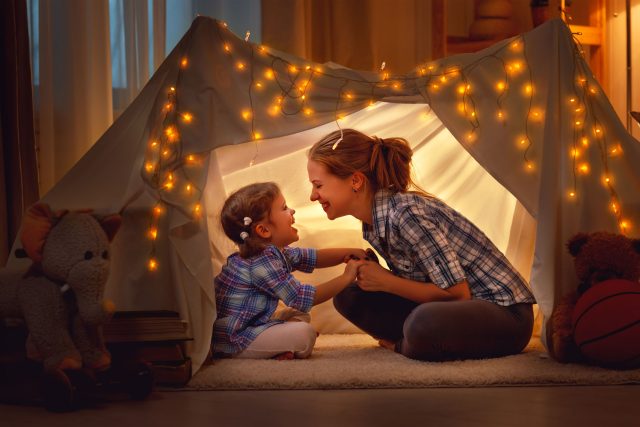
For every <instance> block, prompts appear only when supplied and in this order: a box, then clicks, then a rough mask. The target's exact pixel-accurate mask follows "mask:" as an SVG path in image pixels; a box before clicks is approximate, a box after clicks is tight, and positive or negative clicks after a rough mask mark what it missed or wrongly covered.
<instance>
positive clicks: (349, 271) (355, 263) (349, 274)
mask: <svg viewBox="0 0 640 427" xmlns="http://www.w3.org/2000/svg"><path fill="white" fill-rule="evenodd" d="M364 263H365V261H361V260H358V259H351V260H349V261H348V262H347V266H346V267H345V268H344V273H343V276H345V277H346V278H347V279H348V283H353V282H355V281H356V278H357V276H358V268H359V267H360V266H362V265H363V264H364Z"/></svg>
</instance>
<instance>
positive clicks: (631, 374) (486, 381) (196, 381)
mask: <svg viewBox="0 0 640 427" xmlns="http://www.w3.org/2000/svg"><path fill="white" fill-rule="evenodd" d="M604 384H640V369H637V370H632V371H615V370H608V369H602V368H597V367H592V366H583V365H572V364H567V365H564V364H560V363H557V362H555V361H554V360H552V359H550V358H548V356H547V354H546V352H545V351H544V348H543V347H542V345H541V344H540V342H539V341H537V340H535V341H532V342H531V343H530V344H529V346H528V347H527V349H526V350H525V351H524V352H523V353H522V354H519V355H516V356H508V357H502V358H497V359H487V360H467V361H455V362H442V363H434V362H419V361H416V360H411V359H407V358H406V357H403V356H401V355H399V354H397V353H394V352H392V351H389V350H386V349H383V348H381V347H379V346H378V344H377V342H376V341H375V340H374V339H372V338H371V337H369V336H367V335H364V334H346V335H320V336H319V337H318V340H317V342H316V348H315V349H314V352H313V354H312V355H311V357H310V358H309V359H306V360H290V361H289V360H287V361H278V360H246V359H245V360H242V359H235V360H234V359H223V360H216V361H215V362H214V363H213V364H211V365H207V366H204V367H203V368H202V369H201V370H200V371H199V372H198V373H197V374H196V375H195V376H194V377H193V378H192V380H191V381H190V382H189V384H188V385H187V386H186V387H185V388H184V390H265V389H348V388H419V387H484V386H515V385H518V386H523V385H527V386H531V385H604Z"/></svg>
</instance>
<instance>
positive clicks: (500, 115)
mask: <svg viewBox="0 0 640 427" xmlns="http://www.w3.org/2000/svg"><path fill="white" fill-rule="evenodd" d="M497 116H498V118H499V119H503V118H504V113H503V112H502V110H498V114H497Z"/></svg>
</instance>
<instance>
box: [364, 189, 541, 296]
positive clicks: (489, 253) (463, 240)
mask: <svg viewBox="0 0 640 427" xmlns="http://www.w3.org/2000/svg"><path fill="white" fill-rule="evenodd" d="M372 213H373V224H372V225H368V224H363V225H362V234H363V236H364V238H365V239H366V240H367V241H368V242H369V243H370V244H371V245H372V246H373V247H374V248H375V249H376V250H377V251H378V252H379V253H380V254H381V255H382V257H383V258H384V259H385V261H386V262H387V265H388V266H389V268H390V269H391V271H392V272H393V273H394V274H396V275H397V276H400V277H404V278H406V279H410V280H414V281H418V282H425V283H426V282H428V283H434V284H435V285H436V286H438V287H440V288H442V289H447V288H449V287H450V286H453V285H455V284H457V283H460V282H462V281H463V280H466V281H467V283H469V288H470V290H471V295H472V298H477V299H483V300H487V301H491V302H493V303H495V304H498V305H503V306H508V305H512V304H516V303H534V302H535V298H534V297H533V294H532V293H531V291H530V290H529V286H528V285H527V283H526V281H525V280H524V279H523V278H522V276H521V275H520V274H519V273H518V272H517V271H516V269H515V268H513V266H512V265H511V263H510V262H509V261H508V260H507V258H506V257H505V256H504V255H503V254H502V252H500V250H499V249H498V248H496V246H495V245H494V244H493V243H492V242H491V241H490V240H489V238H488V237H487V236H486V235H485V234H484V233H483V232H482V231H481V230H480V229H479V228H478V227H476V226H475V225H474V224H473V223H471V221H469V220H468V219H467V218H465V217H464V216H462V215H461V214H460V213H459V212H457V211H455V210H454V209H452V208H451V207H449V206H448V205H446V204H445V203H444V202H442V201H441V200H438V199H437V198H435V197H426V196H423V195H420V194H417V193H392V192H390V191H388V190H380V191H378V192H377V193H376V194H375V196H374V203H373V212H372Z"/></svg>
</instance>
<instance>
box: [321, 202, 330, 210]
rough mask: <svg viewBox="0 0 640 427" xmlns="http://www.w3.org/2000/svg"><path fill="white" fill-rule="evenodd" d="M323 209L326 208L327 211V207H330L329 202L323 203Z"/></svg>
mask: <svg viewBox="0 0 640 427" xmlns="http://www.w3.org/2000/svg"><path fill="white" fill-rule="evenodd" d="M322 209H324V210H325V211H326V210H327V209H329V203H327V202H325V203H322Z"/></svg>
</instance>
